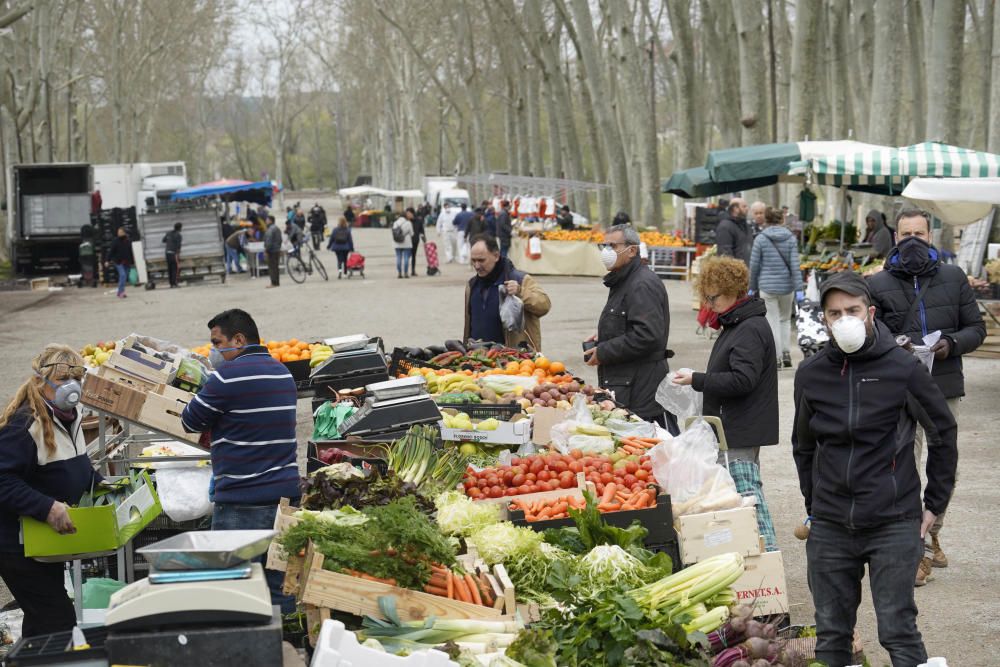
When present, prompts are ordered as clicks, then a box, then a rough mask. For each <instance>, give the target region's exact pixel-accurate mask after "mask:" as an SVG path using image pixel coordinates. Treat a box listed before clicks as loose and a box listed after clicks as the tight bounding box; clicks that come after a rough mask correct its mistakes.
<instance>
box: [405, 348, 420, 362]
mask: <svg viewBox="0 0 1000 667" xmlns="http://www.w3.org/2000/svg"><path fill="white" fill-rule="evenodd" d="M403 349H404V350H406V356H408V357H409V358H411V359H423V356H421V355H423V352H424V351H423V350H421V349H420V348H419V347H406V348H403Z"/></svg>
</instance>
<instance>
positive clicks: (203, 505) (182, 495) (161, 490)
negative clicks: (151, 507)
mask: <svg viewBox="0 0 1000 667" xmlns="http://www.w3.org/2000/svg"><path fill="white" fill-rule="evenodd" d="M178 463H179V462H178ZM211 479H212V469H211V468H210V467H208V466H198V465H196V464H189V465H184V466H182V465H171V467H168V468H159V469H157V471H156V492H157V494H159V496H160V505H161V506H162V507H163V511H164V513H166V515H167V516H168V517H170V519H171V520H173V521H191V520H193V519H200V518H201V517H203V516H207V515H209V514H211V512H212V508H213V505H212V501H211V500H209V499H208V485H209V482H210V481H211Z"/></svg>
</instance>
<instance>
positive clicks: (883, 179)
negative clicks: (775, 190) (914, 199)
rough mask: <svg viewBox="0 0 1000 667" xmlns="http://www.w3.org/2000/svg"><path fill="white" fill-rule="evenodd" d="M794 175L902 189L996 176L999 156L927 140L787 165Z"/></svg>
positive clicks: (999, 170)
mask: <svg viewBox="0 0 1000 667" xmlns="http://www.w3.org/2000/svg"><path fill="white" fill-rule="evenodd" d="M789 170H790V172H791V173H793V174H805V173H811V175H812V180H813V182H814V183H817V184H819V185H833V186H837V187H840V186H846V187H848V188H852V189H856V188H861V189H866V188H869V187H870V188H871V189H872V190H873V191H874V190H882V189H884V190H887V191H888V192H890V193H892V194H898V193H900V192H902V190H903V188H904V187H906V184H907V183H909V182H910V179H912V178H917V177H932V178H934V177H937V178H995V177H997V176H1000V155H996V154H994V153H984V152H981V151H974V150H970V149H968V148H960V147H958V146H949V145H948V144H942V143H938V142H933V141H928V142H925V143H922V144H914V145H912V146H904V147H902V148H874V149H871V150H860V151H849V152H844V153H837V154H833V155H825V156H817V157H813V158H811V159H809V160H803V161H801V162H797V163H793V164H792V165H790V169H789Z"/></svg>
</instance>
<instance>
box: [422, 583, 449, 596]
mask: <svg viewBox="0 0 1000 667" xmlns="http://www.w3.org/2000/svg"><path fill="white" fill-rule="evenodd" d="M424 593H430V594H431V595H439V596H441V597H448V589H446V588H439V587H437V586H431V585H427V586H424Z"/></svg>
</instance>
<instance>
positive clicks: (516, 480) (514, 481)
mask: <svg viewBox="0 0 1000 667" xmlns="http://www.w3.org/2000/svg"><path fill="white" fill-rule="evenodd" d="M525 481H526V478H525V476H524V475H523V474H521V473H518V474H516V475H514V476H513V477H512V478H511V480H510V484H511V486H521V485H522V484H524V482H525Z"/></svg>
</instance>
